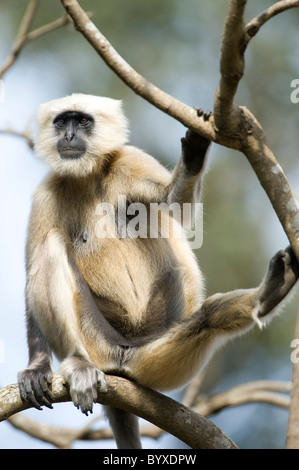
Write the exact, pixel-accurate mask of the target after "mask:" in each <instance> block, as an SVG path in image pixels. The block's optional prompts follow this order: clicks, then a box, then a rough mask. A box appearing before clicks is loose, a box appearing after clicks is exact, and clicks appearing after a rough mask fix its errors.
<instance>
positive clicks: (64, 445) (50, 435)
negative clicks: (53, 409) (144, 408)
mask: <svg viewBox="0 0 299 470" xmlns="http://www.w3.org/2000/svg"><path fill="white" fill-rule="evenodd" d="M200 384H201V377H200V379H199V380H198V378H196V379H194V380H193V381H192V387H191V390H190V386H189V387H188V388H187V390H186V392H185V396H184V399H183V402H184V403H185V404H186V402H188V401H190V400H189V399H191V401H192V402H193V401H194V398H195V396H196V395H198V393H199V386H200ZM290 390H291V383H290V382H279V381H270V380H260V381H256V382H248V383H245V384H241V385H238V386H236V387H233V388H231V389H229V390H227V391H225V392H220V393H216V394H214V395H212V396H210V397H204V398H202V397H201V399H200V400H198V403H197V405H196V406H195V407H193V408H192V409H193V410H194V411H197V412H198V413H199V414H201V415H202V416H204V417H207V416H209V415H212V414H215V413H218V412H220V411H221V410H223V409H225V408H228V407H231V406H238V405H243V404H246V403H253V402H254V403H256V402H264V403H268V404H271V405H274V406H281V407H284V408H288V407H289V404H290V398H289V396H286V395H282V394H281V393H277V392H289V391H290ZM99 419H101V416H98V417H96V418H95V419H93V420H92V421H89V422H88V424H87V426H85V427H83V428H82V429H74V428H66V427H61V426H51V425H48V424H44V423H40V422H37V421H34V420H32V419H30V418H28V417H27V416H25V415H24V413H16V414H15V415H13V416H11V417H10V418H8V421H9V423H10V424H11V425H12V426H14V427H15V428H16V429H19V430H21V431H23V432H25V433H26V434H28V435H30V436H32V437H35V438H37V439H40V440H42V441H45V442H48V443H50V444H53V445H54V446H55V447H58V448H59V449H69V448H70V447H71V446H72V444H73V442H74V441H76V440H104V439H113V434H112V431H111V429H110V428H101V429H96V430H95V429H91V428H92V426H93V425H94V423H95V421H98V420H99ZM163 432H164V431H163V429H161V428H159V427H157V426H155V425H153V424H145V425H141V426H140V434H141V436H144V437H150V438H152V439H159V437H160V436H161V435H162V434H163Z"/></svg>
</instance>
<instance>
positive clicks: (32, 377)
mask: <svg viewBox="0 0 299 470" xmlns="http://www.w3.org/2000/svg"><path fill="white" fill-rule="evenodd" d="M26 317H27V337H28V349H29V364H28V368H27V369H25V370H23V371H21V372H19V374H18V382H19V389H20V395H21V398H22V400H24V401H29V402H30V403H31V404H32V405H33V406H35V408H37V409H39V410H40V409H41V406H43V405H45V406H47V407H48V408H52V405H51V402H52V401H53V396H52V393H51V383H52V375H53V373H52V368H51V349H50V347H49V344H48V342H47V340H46V338H45V336H44V335H43V333H42V332H41V330H40V328H39V326H38V324H37V322H36V321H35V319H34V316H33V314H32V311H31V310H30V307H27V312H26Z"/></svg>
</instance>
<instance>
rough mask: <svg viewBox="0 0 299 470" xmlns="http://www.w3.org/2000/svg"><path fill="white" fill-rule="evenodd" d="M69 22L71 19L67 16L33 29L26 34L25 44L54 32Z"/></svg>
mask: <svg viewBox="0 0 299 470" xmlns="http://www.w3.org/2000/svg"><path fill="white" fill-rule="evenodd" d="M70 22H71V19H70V17H69V16H68V15H64V16H63V17H62V18H57V20H54V21H52V22H51V23H48V24H45V25H43V26H40V27H39V28H36V29H34V30H33V31H31V32H30V33H28V34H27V38H26V42H29V41H34V40H35V39H38V38H39V37H40V36H43V35H44V34H47V33H50V32H52V31H54V29H57V28H61V27H62V26H65V25H67V24H69V23H70Z"/></svg>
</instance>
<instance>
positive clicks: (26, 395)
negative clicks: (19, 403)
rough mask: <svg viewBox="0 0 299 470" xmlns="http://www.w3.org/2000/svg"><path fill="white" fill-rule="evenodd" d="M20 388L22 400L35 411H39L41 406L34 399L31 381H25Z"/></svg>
mask: <svg viewBox="0 0 299 470" xmlns="http://www.w3.org/2000/svg"><path fill="white" fill-rule="evenodd" d="M19 385H20V384H19ZM21 388H22V393H21V398H22V400H23V401H27V402H29V403H30V404H31V405H32V406H34V407H35V408H36V409H37V410H41V409H42V408H41V405H40V403H39V402H38V401H37V399H36V397H35V392H34V390H33V386H32V383H31V381H29V380H28V379H27V380H26V379H25V380H24V381H23V383H22V385H21Z"/></svg>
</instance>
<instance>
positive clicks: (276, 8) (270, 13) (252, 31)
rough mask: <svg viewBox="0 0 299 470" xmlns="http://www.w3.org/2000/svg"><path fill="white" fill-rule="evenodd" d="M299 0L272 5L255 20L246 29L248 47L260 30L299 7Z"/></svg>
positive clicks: (289, 0)
mask: <svg viewBox="0 0 299 470" xmlns="http://www.w3.org/2000/svg"><path fill="white" fill-rule="evenodd" d="M298 6H299V0H282V1H281V2H277V3H275V4H274V5H271V6H270V7H269V8H267V10H265V11H263V12H262V13H261V14H260V15H258V16H256V17H255V18H253V19H252V20H251V21H250V22H249V23H248V24H247V25H246V26H245V28H244V32H245V42H246V45H247V44H248V43H249V41H250V39H252V38H253V37H254V36H255V35H256V34H257V33H258V31H259V30H260V28H261V27H262V26H263V25H264V24H265V23H266V22H267V21H269V20H270V19H271V18H273V17H274V16H276V15H278V14H279V13H282V12H284V11H286V10H289V9H290V8H294V7H298Z"/></svg>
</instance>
